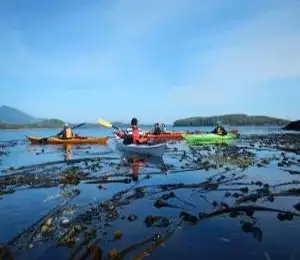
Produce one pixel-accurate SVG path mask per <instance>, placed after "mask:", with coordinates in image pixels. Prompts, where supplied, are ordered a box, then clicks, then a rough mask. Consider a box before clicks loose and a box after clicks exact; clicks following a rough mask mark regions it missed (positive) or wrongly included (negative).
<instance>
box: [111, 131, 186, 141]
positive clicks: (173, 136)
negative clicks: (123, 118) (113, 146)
mask: <svg viewBox="0 0 300 260" xmlns="http://www.w3.org/2000/svg"><path fill="white" fill-rule="evenodd" d="M115 134H116V135H117V136H119V137H120V138H122V137H123V136H122V134H121V133H120V132H115ZM141 136H143V138H146V139H153V140H181V139H183V137H182V133H180V132H166V133H162V134H159V135H154V134H152V133H150V132H148V133H147V132H146V133H144V134H141Z"/></svg>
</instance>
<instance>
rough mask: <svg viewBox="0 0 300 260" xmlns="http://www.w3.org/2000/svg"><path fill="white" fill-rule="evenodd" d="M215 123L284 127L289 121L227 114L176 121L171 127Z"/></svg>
mask: <svg viewBox="0 0 300 260" xmlns="http://www.w3.org/2000/svg"><path fill="white" fill-rule="evenodd" d="M217 121H221V122H222V124H224V125H234V126H243V125H255V126H262V125H286V124H288V123H290V121H289V120H286V119H282V118H275V117H269V116H259V115H258V116H250V115H246V114H228V115H218V116H208V117H189V118H182V119H178V120H176V121H175V122H174V123H173V126H212V125H215V124H216V122H217Z"/></svg>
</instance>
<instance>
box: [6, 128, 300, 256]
mask: <svg viewBox="0 0 300 260" xmlns="http://www.w3.org/2000/svg"><path fill="white" fill-rule="evenodd" d="M232 128H235V129H238V130H239V131H240V132H241V134H242V135H251V134H268V133H274V132H281V130H280V129H279V128H278V127H232ZM169 129H170V130H180V131H182V130H187V129H189V130H191V131H194V130H197V129H200V130H201V131H210V130H211V129H212V128H211V127H201V128H186V127H184V128H170V127H169ZM56 132H57V131H56V130H53V129H51V130H45V129H40V130H18V131H0V141H9V140H16V141H17V142H18V144H17V145H16V146H14V147H11V148H7V151H8V152H9V154H8V155H7V156H4V157H3V159H2V161H1V164H0V169H1V170H4V169H7V168H9V167H15V168H17V167H20V166H24V165H32V164H38V163H46V162H51V161H59V160H64V159H65V158H66V151H65V149H63V147H60V146H50V145H49V146H34V145H29V144H28V142H27V140H26V138H25V135H36V136H51V135H53V134H56ZM76 133H78V134H80V135H84V136H107V135H108V136H111V129H104V128H100V127H99V129H96V128H93V129H77V130H76ZM170 147H177V148H178V149H179V150H180V149H181V150H188V148H187V147H186V145H185V144H184V143H183V142H179V143H176V144H171V145H170ZM276 155H277V153H275V152H269V154H268V152H260V153H257V157H260V156H261V157H267V156H270V157H271V156H276ZM92 156H94V157H99V156H100V157H101V156H103V157H107V156H108V157H117V158H120V159H119V160H116V161H118V162H121V161H122V160H121V157H122V154H121V153H120V152H119V151H118V150H116V148H115V143H114V141H113V140H112V139H110V140H109V142H108V144H107V145H106V146H102V145H84V146H77V145H75V146H73V147H72V149H71V151H70V153H69V154H68V159H76V158H82V157H92ZM162 163H165V164H179V161H177V160H176V159H174V157H172V155H171V154H168V153H167V154H165V155H164V157H163V162H162V161H159V160H158V161H155V160H154V161H150V162H149V165H150V167H149V168H147V167H144V168H143V169H141V172H142V173H144V174H145V173H147V171H148V172H151V171H152V172H153V171H156V170H155V167H156V166H157V165H160V164H162ZM105 167H106V166H105ZM105 170H107V171H110V169H109V168H107V169H105ZM120 171H121V170H120ZM158 172H159V171H158ZM216 172H217V170H215V171H205V170H202V171H194V172H193V171H191V172H182V173H180V172H179V173H177V174H173V175H165V174H158V175H154V176H153V177H152V178H151V179H150V180H148V181H147V184H148V185H149V184H151V185H153V184H167V183H178V182H184V183H191V184H192V183H199V182H201V181H204V180H205V178H207V177H210V176H212V175H213V174H216ZM0 174H1V173H0ZM2 174H3V173H2ZM244 174H246V175H247V181H248V182H249V181H251V180H253V181H257V180H260V181H263V182H268V183H270V184H277V183H280V182H283V181H292V180H300V179H299V176H297V175H289V174H287V173H283V172H282V171H281V170H279V169H278V168H277V165H276V163H275V162H274V163H271V164H270V165H268V166H267V167H262V168H257V167H254V166H253V167H249V168H248V169H247V170H246V171H245V172H244ZM140 185H141V186H143V185H145V183H141V184H140ZM76 188H78V189H80V191H81V194H80V196H78V197H76V198H75V199H74V200H72V203H74V204H78V205H86V204H88V203H91V202H95V201H101V200H104V199H109V198H110V197H111V196H112V195H113V194H115V193H116V192H118V191H120V190H123V189H126V188H128V185H127V184H107V185H105V188H106V189H102V190H99V188H98V187H97V186H96V185H87V184H83V183H80V184H79V185H78V186H77V187H76ZM60 192H61V189H60V187H54V188H40V189H22V187H21V188H20V190H18V191H16V192H15V193H13V194H9V195H4V196H3V199H2V200H0V211H1V212H2V213H3V214H1V215H0V230H1V232H0V242H2V243H5V242H6V241H8V240H10V239H12V238H13V237H14V236H15V235H17V234H18V233H19V232H21V231H22V229H24V228H26V227H28V226H30V225H31V224H32V223H34V222H35V221H37V220H38V219H39V218H40V217H41V216H42V214H44V213H46V212H48V211H49V210H51V209H53V208H54V206H55V205H58V204H60V203H61V202H62V201H63V198H62V197H59V196H57V195H58V194H59V193H60ZM176 195H177V196H180V198H181V199H183V200H184V199H186V200H188V201H189V202H190V203H193V204H194V205H197V210H196V209H194V210H195V212H200V211H208V212H209V211H211V210H212V209H211V206H210V205H209V204H208V203H207V201H205V200H203V199H201V197H200V195H199V194H193V195H192V196H191V194H190V193H187V192H185V191H184V190H179V191H178V192H176ZM207 198H208V200H210V201H213V200H223V201H224V202H226V201H227V202H230V199H225V198H223V194H222V195H220V194H219V193H217V192H212V193H211V194H210V195H209V196H208V197H207ZM295 202H297V201H295V198H281V197H280V198H278V199H276V201H275V202H273V203H271V202H265V203H264V204H263V205H264V206H269V207H273V208H280V209H285V210H291V209H292V207H293V205H294V204H295ZM257 204H258V205H259V203H257ZM257 204H256V205H257ZM157 211H158V210H157V209H154V208H153V201H151V200H148V201H147V200H146V201H142V200H141V201H137V202H135V203H132V204H130V205H129V206H128V207H126V209H124V212H123V213H124V214H125V215H126V214H130V213H132V212H138V213H139V214H140V215H141V216H139V218H141V219H142V220H143V217H145V216H147V215H149V214H153V212H156V213H158V212H157ZM158 214H159V215H174V214H175V213H174V209H160V210H159V213H158ZM176 214H177V212H176ZM255 216H256V217H257V219H258V221H257V226H259V227H260V229H261V231H262V233H263V235H262V240H261V241H258V240H257V239H255V238H254V236H253V235H252V234H251V233H245V232H243V231H242V229H241V224H240V219H232V218H228V217H224V216H223V217H216V218H211V219H208V220H205V221H203V222H200V223H199V224H198V225H197V226H193V225H191V224H184V225H183V226H182V227H181V228H180V229H179V230H178V232H176V234H175V235H174V236H172V238H170V240H168V241H167V242H166V243H165V245H164V246H161V247H160V248H159V249H157V250H154V252H153V253H152V254H151V255H150V258H151V259H167V258H169V259H183V258H184V257H189V258H191V259H227V258H228V259H266V260H269V259H272V260H274V259H280V260H283V259H289V260H292V259H300V248H299V246H298V242H297V241H298V239H299V238H300V235H299V232H300V221H299V220H298V219H296V220H294V221H292V222H279V221H278V220H277V218H276V214H273V213H264V212H262V213H258V214H256V215H255ZM133 225H135V226H134V228H133ZM116 229H120V230H122V232H123V234H125V238H126V239H125V238H124V239H123V240H120V241H119V242H115V244H111V245H110V244H105V246H104V248H107V249H109V248H111V247H114V246H115V247H116V248H118V247H121V248H124V247H126V246H129V245H130V243H132V242H134V241H135V242H137V241H136V240H138V239H137V238H140V239H141V238H142V237H143V236H144V235H145V234H147V233H149V230H148V231H147V230H146V231H143V230H144V227H143V221H141V222H134V223H130V222H124V221H123V222H122V221H117V222H116V223H115V225H114V226H113V227H112V230H111V232H113V231H114V230H116ZM144 233H145V234H144ZM150 233H151V232H150ZM53 254H54V253H53ZM56 254H57V253H56ZM64 254H65V251H61V259H64V258H65V257H66V255H64ZM27 257H28V258H27V259H34V258H31V256H30V255H28V256H27ZM32 257H33V256H32ZM34 257H38V256H37V255H35V256H34ZM40 257H41V256H40ZM52 257H58V256H57V255H56V256H55V255H52V254H51V253H50V252H48V253H47V255H44V256H43V257H42V258H41V259H53V258H52ZM59 258H60V257H59ZM125 259H129V258H126V257H125Z"/></svg>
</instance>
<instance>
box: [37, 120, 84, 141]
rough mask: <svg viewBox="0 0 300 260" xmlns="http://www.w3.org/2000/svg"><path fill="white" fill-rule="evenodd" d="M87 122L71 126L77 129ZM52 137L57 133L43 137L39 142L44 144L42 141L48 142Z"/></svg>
mask: <svg viewBox="0 0 300 260" xmlns="http://www.w3.org/2000/svg"><path fill="white" fill-rule="evenodd" d="M85 124H86V123H81V124H79V125H76V126H74V127H71V129H72V130H73V129H76V128H78V127H81V126H83V125H85ZM51 137H56V135H53V136H49V137H44V138H41V139H40V140H39V143H41V144H42V143H46V142H47V141H48V139H49V138H51Z"/></svg>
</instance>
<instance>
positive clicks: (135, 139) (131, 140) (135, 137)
mask: <svg viewBox="0 0 300 260" xmlns="http://www.w3.org/2000/svg"><path fill="white" fill-rule="evenodd" d="M130 124H131V128H132V134H131V135H127V136H125V138H124V142H123V143H124V144H142V143H145V142H147V140H146V139H144V138H141V137H140V133H139V129H138V120H137V119H136V118H135V117H134V118H132V119H131V123H130Z"/></svg>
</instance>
